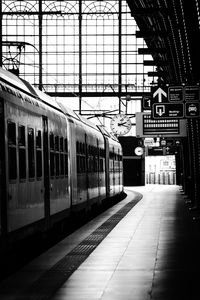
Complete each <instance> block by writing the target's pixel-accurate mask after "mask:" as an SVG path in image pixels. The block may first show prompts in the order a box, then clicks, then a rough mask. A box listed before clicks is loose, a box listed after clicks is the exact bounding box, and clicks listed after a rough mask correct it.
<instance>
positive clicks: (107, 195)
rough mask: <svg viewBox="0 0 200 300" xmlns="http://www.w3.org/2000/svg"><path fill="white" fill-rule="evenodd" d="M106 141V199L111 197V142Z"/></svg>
mask: <svg viewBox="0 0 200 300" xmlns="http://www.w3.org/2000/svg"><path fill="white" fill-rule="evenodd" d="M104 139H105V172H106V197H109V196H110V173H109V141H108V138H106V137H104Z"/></svg>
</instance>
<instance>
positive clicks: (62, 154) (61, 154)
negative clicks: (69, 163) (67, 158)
mask: <svg viewBox="0 0 200 300" xmlns="http://www.w3.org/2000/svg"><path fill="white" fill-rule="evenodd" d="M60 175H64V153H63V137H61V138H60Z"/></svg>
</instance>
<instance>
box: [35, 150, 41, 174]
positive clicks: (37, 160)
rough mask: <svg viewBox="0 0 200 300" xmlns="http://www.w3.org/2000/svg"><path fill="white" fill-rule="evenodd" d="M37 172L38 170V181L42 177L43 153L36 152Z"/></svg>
mask: <svg viewBox="0 0 200 300" xmlns="http://www.w3.org/2000/svg"><path fill="white" fill-rule="evenodd" d="M36 168H37V169H36V170H37V179H38V178H41V177H42V151H41V150H37V151H36Z"/></svg>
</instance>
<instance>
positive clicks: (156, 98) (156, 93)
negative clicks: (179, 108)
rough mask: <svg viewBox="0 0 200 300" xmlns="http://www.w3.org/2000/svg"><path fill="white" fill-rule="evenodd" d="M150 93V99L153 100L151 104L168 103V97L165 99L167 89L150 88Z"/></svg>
mask: <svg viewBox="0 0 200 300" xmlns="http://www.w3.org/2000/svg"><path fill="white" fill-rule="evenodd" d="M151 92H152V98H153V103H156V102H157V103H163V102H168V99H167V98H168V97H167V87H166V86H165V87H162V88H161V87H159V86H157V87H152V88H151Z"/></svg>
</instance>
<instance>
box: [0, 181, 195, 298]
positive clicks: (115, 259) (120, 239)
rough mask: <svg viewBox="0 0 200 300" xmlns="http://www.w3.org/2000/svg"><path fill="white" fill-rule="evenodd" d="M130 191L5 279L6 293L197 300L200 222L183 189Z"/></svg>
mask: <svg viewBox="0 0 200 300" xmlns="http://www.w3.org/2000/svg"><path fill="white" fill-rule="evenodd" d="M125 192H126V194H127V197H126V198H125V199H124V200H123V201H121V202H119V203H118V204H116V205H115V206H113V207H112V208H110V209H108V210H107V211H106V212H104V213H102V214H101V215H99V216H98V217H96V218H95V219H94V220H92V221H90V222H89V223H88V224H86V225H85V226H83V227H82V228H81V229H79V230H77V231H76V232H74V233H73V234H71V235H70V236H68V237H67V238H65V239H64V240H62V241H61V242H60V243H58V244H57V245H56V246H54V247H52V248H51V249H49V250H48V251H47V252H46V253H44V254H42V255H41V256H39V257H38V258H36V259H34V260H33V261H32V262H30V263H29V264H27V265H26V266H25V267H23V268H22V269H21V270H19V271H17V272H16V273H15V274H13V275H12V276H10V277H9V278H7V279H5V280H4V281H2V282H1V283H0V299H1V300H14V299H15V300H25V299H26V300H28V299H29V300H46V299H50V300H83V299H84V300H100V299H101V300H147V299H148V300H149V299H154V300H174V299H176V300H185V299H187V300H197V299H199V293H200V292H199V278H200V221H199V220H196V221H194V220H193V212H192V211H190V210H189V209H188V205H187V204H186V203H185V197H184V194H183V193H182V192H181V189H180V187H179V186H175V185H146V186H141V187H128V188H126V189H125ZM106 230H107V231H106ZM105 231H106V233H105Z"/></svg>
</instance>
